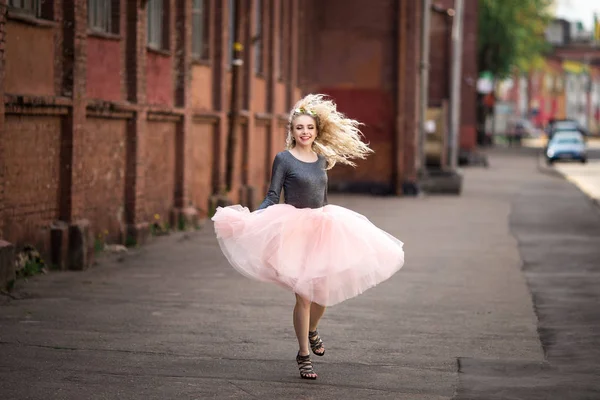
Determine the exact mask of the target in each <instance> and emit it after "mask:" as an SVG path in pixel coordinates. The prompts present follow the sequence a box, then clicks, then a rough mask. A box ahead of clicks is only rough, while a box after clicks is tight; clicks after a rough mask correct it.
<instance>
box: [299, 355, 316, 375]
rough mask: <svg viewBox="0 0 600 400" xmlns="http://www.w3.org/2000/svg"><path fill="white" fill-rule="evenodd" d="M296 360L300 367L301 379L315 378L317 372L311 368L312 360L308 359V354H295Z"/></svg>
mask: <svg viewBox="0 0 600 400" xmlns="http://www.w3.org/2000/svg"><path fill="white" fill-rule="evenodd" d="M296 362H297V363H298V368H299V369H300V378H302V379H317V373H316V372H315V370H314V369H313V366H312V362H311V361H310V354H309V355H307V356H301V355H300V352H298V355H297V356H296Z"/></svg>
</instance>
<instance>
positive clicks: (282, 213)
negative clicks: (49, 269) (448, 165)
mask: <svg viewBox="0 0 600 400" xmlns="http://www.w3.org/2000/svg"><path fill="white" fill-rule="evenodd" d="M212 220H213V221H214V226H215V232H216V234H217V239H218V241H219V244H220V246H221V250H222V251H223V254H225V256H226V257H227V259H228V260H229V263H230V264H231V265H232V266H233V267H234V268H235V269H237V270H238V271H239V272H240V273H242V274H243V275H245V276H247V277H249V278H252V279H255V280H258V281H263V282H273V283H276V284H279V285H282V286H284V287H285V288H288V289H290V290H291V291H293V292H294V293H297V294H299V295H300V296H302V297H304V298H305V299H308V300H310V301H313V302H315V303H318V304H321V305H323V306H331V305H334V304H337V303H340V302H342V301H344V300H346V299H349V298H352V297H354V296H357V295H359V294H360V293H362V292H364V291H365V290H367V289H369V288H371V287H373V286H375V285H377V284H378V283H380V282H383V281H384V280H386V279H388V278H389V277H390V276H392V275H393V274H394V273H395V272H397V271H398V270H399V269H400V268H401V267H402V265H403V264H404V251H403V249H402V247H403V243H402V242H401V241H399V240H398V239H396V238H395V237H393V236H392V235H390V234H388V233H387V232H385V231H383V230H381V229H379V228H377V227H376V226H375V225H373V224H372V223H371V222H370V221H369V220H368V219H367V218H366V217H364V216H363V215H361V214H358V213H356V212H354V211H351V210H348V209H346V208H344V207H340V206H335V205H326V206H324V207H322V208H316V209H311V208H295V207H294V206H291V205H287V204H276V205H272V206H270V207H268V208H266V209H263V210H257V211H254V212H250V211H249V210H248V208H246V207H242V206H240V205H235V206H230V207H225V208H223V207H219V208H218V209H217V212H216V214H215V215H214V217H213V218H212Z"/></svg>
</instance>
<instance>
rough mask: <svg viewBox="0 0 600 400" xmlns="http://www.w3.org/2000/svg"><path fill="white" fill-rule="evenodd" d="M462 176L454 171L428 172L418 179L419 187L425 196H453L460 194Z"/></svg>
mask: <svg viewBox="0 0 600 400" xmlns="http://www.w3.org/2000/svg"><path fill="white" fill-rule="evenodd" d="M462 183H463V176H462V175H461V174H459V173H458V172H456V171H428V173H427V175H424V176H422V177H420V179H419V187H420V189H421V190H422V191H423V192H425V193H427V194H455V195H460V194H461V192H462Z"/></svg>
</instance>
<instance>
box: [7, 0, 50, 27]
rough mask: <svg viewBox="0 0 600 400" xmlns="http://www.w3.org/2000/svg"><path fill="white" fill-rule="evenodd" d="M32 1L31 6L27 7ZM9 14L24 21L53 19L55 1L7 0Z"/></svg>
mask: <svg viewBox="0 0 600 400" xmlns="http://www.w3.org/2000/svg"><path fill="white" fill-rule="evenodd" d="M26 3H30V4H31V7H27V6H26ZM6 6H7V10H8V16H9V17H15V18H17V19H22V20H24V21H30V22H37V21H41V20H44V21H53V19H54V2H53V1H44V0H8V1H7V2H6Z"/></svg>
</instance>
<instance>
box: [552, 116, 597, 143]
mask: <svg viewBox="0 0 600 400" xmlns="http://www.w3.org/2000/svg"><path fill="white" fill-rule="evenodd" d="M571 131H578V132H580V133H581V134H582V135H583V136H584V137H585V136H588V131H587V130H586V129H585V128H584V127H582V126H581V125H580V124H579V122H577V121H575V120H572V119H553V120H550V122H549V124H548V126H547V127H546V134H547V135H548V140H551V139H552V138H553V137H554V134H555V133H557V132H571Z"/></svg>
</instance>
